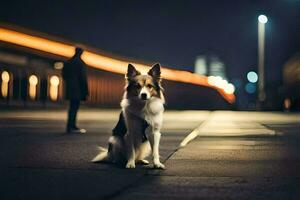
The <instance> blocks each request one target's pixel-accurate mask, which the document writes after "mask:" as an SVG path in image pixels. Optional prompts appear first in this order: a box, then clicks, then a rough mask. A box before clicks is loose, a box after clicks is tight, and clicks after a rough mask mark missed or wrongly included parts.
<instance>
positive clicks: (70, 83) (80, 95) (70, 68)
mask: <svg viewBox="0 0 300 200" xmlns="http://www.w3.org/2000/svg"><path fill="white" fill-rule="evenodd" d="M62 75H63V78H64V80H65V85H66V99H68V100H71V99H76V100H86V97H87V95H88V82H87V73H86V66H85V63H84V62H83V61H82V60H81V59H80V57H74V58H72V59H70V60H69V61H68V62H66V63H65V65H64V68H63V70H62Z"/></svg>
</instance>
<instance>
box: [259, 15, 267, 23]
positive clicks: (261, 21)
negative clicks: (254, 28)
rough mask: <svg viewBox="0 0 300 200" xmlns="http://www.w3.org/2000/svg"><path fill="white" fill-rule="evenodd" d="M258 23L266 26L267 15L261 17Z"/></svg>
mask: <svg viewBox="0 0 300 200" xmlns="http://www.w3.org/2000/svg"><path fill="white" fill-rule="evenodd" d="M258 21H259V23H262V24H265V23H267V22H268V17H267V16H266V15H259V16H258Z"/></svg>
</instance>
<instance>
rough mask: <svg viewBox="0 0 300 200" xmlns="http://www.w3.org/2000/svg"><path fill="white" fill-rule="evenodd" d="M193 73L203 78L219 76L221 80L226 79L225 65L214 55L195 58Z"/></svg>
mask: <svg viewBox="0 0 300 200" xmlns="http://www.w3.org/2000/svg"><path fill="white" fill-rule="evenodd" d="M194 72H195V73H197V74H200V75H204V76H220V77H222V78H223V79H227V77H226V67H225V64H224V63H223V62H222V61H221V60H220V59H219V58H218V57H217V56H214V55H212V56H204V55H201V56H197V58H196V61H195V70H194Z"/></svg>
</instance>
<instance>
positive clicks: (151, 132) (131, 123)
mask: <svg viewBox="0 0 300 200" xmlns="http://www.w3.org/2000/svg"><path fill="white" fill-rule="evenodd" d="M160 74H161V71H160V64H155V65H153V66H152V68H151V69H150V70H149V71H148V73H147V74H146V75H142V74H141V73H140V72H139V71H138V70H136V68H135V67H134V66H133V65H131V64H129V65H128V70H127V74H126V87H125V92H124V96H123V100H122V101H121V107H122V112H121V114H120V118H119V121H118V123H117V125H116V127H115V128H114V130H113V135H112V136H111V137H110V138H109V141H108V143H109V145H108V150H105V149H102V152H101V153H99V154H98V155H97V156H96V157H95V158H94V159H93V160H92V161H93V162H100V161H106V162H112V163H123V162H124V164H125V165H126V168H135V165H136V163H141V164H149V162H148V161H147V160H145V157H147V156H148V155H149V153H150V150H152V156H153V164H154V168H159V169H164V168H165V166H164V164H162V163H161V162H160V156H159V142H160V137H161V133H160V129H161V127H162V123H163V112H164V103H165V100H164V96H163V88H162V86H161V77H160ZM149 144H150V145H149Z"/></svg>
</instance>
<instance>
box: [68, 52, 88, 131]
mask: <svg viewBox="0 0 300 200" xmlns="http://www.w3.org/2000/svg"><path fill="white" fill-rule="evenodd" d="M82 52H83V50H82V49H81V48H78V47H77V48H76V51H75V55H74V56H73V57H72V58H71V59H70V60H69V61H68V62H66V63H65V65H64V68H63V69H62V76H63V78H64V81H65V85H66V99H67V100H69V110H68V122H67V133H86V130H85V129H80V128H78V127H77V125H76V117H77V111H78V109H79V106H80V101H84V100H86V98H87V96H88V83H87V73H86V65H85V63H84V62H83V61H82V59H81V58H80V56H81V54H82Z"/></svg>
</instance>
